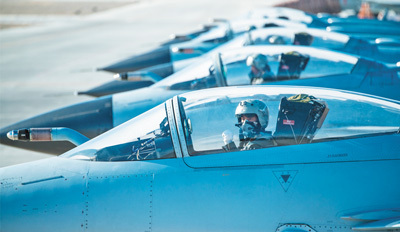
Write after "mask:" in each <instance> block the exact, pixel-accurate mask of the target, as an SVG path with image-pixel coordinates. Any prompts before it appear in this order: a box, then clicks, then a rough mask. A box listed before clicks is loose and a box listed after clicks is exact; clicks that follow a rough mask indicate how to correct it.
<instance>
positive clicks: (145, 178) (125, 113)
mask: <svg viewBox="0 0 400 232" xmlns="http://www.w3.org/2000/svg"><path fill="white" fill-rule="evenodd" d="M399 28H400V23H399V22H394V21H381V20H376V19H358V18H340V17H338V16H335V15H328V14H318V15H314V14H310V13H305V12H303V11H300V10H296V9H290V8H278V7H269V8H260V9H256V10H253V11H251V12H249V13H248V14H246V15H245V16H242V17H240V18H237V19H235V20H223V19H216V20H214V22H213V23H211V24H208V25H205V26H204V27H203V28H202V29H201V30H198V31H194V32H192V33H189V34H186V35H179V36H175V37H174V38H173V39H171V40H170V41H167V42H165V43H162V44H161V45H160V46H159V47H157V48H155V49H154V50H152V51H149V52H147V53H144V54H140V55H134V56H132V57H128V58H127V59H124V60H121V61H119V62H116V63H114V64H111V65H109V66H106V67H102V68H99V70H100V71H108V72H112V73H115V77H116V78H117V80H112V81H110V82H108V83H105V84H104V85H101V86H97V87H95V88H93V89H90V90H87V91H80V92H79V94H87V95H91V96H93V97H94V99H92V100H90V101H86V102H82V103H79V104H75V105H71V106H66V107H63V108H61V109H56V110H53V111H51V112H47V113H43V114H40V115H38V116H35V117H33V118H29V119H26V120H23V121H20V122H16V123H14V124H12V125H9V126H6V127H4V128H1V129H0V136H1V137H0V142H1V143H2V144H5V145H9V146H14V147H18V148H21V149H28V150H32V151H39V152H44V153H49V154H53V155H55V156H54V158H50V159H44V160H39V161H35V162H30V163H25V164H20V165H15V166H10V167H5V168H1V169H0V179H1V198H0V201H1V202H0V203H1V216H0V226H1V230H2V231H279V232H282V231H284V232H289V231H317V232H320V231H397V230H399V231H400V187H399V185H398V184H397V183H399V182H400V168H399V166H400V152H399V151H400V135H399V133H400V75H399V74H400V31H399V30H398V29H399ZM77 112H79V113H78V114H77ZM55 196H56V197H55Z"/></svg>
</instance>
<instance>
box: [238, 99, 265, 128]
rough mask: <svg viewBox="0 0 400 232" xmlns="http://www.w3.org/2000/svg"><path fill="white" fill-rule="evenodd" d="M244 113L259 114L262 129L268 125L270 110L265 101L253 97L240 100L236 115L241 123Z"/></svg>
mask: <svg viewBox="0 0 400 232" xmlns="http://www.w3.org/2000/svg"><path fill="white" fill-rule="evenodd" d="M244 114H255V115H257V118H258V122H259V123H260V126H261V128H262V129H265V128H266V127H267V126H268V120H269V110H268V107H267V105H266V104H265V103H264V102H262V101H260V100H253V99H249V100H243V101H241V102H239V105H238V106H237V107H236V111H235V116H236V118H237V119H238V122H239V123H240V122H241V117H242V115H244Z"/></svg>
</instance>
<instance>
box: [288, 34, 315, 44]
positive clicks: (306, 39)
mask: <svg viewBox="0 0 400 232" xmlns="http://www.w3.org/2000/svg"><path fill="white" fill-rule="evenodd" d="M313 40H314V37H313V36H312V35H310V34H308V33H307V32H299V33H296V34H295V35H294V41H293V44H294V45H305V46H309V45H311V43H312V42H313Z"/></svg>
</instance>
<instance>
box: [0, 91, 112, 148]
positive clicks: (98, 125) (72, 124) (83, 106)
mask: <svg viewBox="0 0 400 232" xmlns="http://www.w3.org/2000/svg"><path fill="white" fill-rule="evenodd" d="M39 127H67V128H70V129H73V130H76V131H78V132H79V133H81V134H83V135H85V136H86V137H88V138H93V137H95V136H97V135H99V134H101V133H104V132H106V131H107V130H109V129H111V128H112V127H113V113H112V98H111V96H108V97H103V98H98V99H95V100H92V101H88V102H83V103H79V104H75V105H71V106H68V107H64V108H60V109H57V110H54V111H51V112H48V113H44V114H41V115H38V116H35V117H32V118H29V119H26V120H23V121H20V122H17V123H14V124H12V125H9V126H6V127H3V128H1V129H0V143H1V144H4V145H8V146H13V147H17V148H22V149H27V150H32V151H37V152H44V153H49V154H54V155H59V154H62V153H64V152H66V151H68V150H70V149H71V148H73V147H74V145H73V144H72V143H70V142H66V141H53V142H24V141H14V140H12V139H15V137H16V136H15V133H13V132H12V131H13V130H18V129H23V128H39ZM10 137H11V139H10Z"/></svg>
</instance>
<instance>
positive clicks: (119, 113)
mask: <svg viewBox="0 0 400 232" xmlns="http://www.w3.org/2000/svg"><path fill="white" fill-rule="evenodd" d="M267 70H269V71H267ZM398 71H399V68H396V67H394V68H391V67H389V66H387V65H385V64H383V63H379V62H376V61H372V60H368V59H366V58H359V57H356V56H351V55H348V54H343V53H338V52H333V51H329V50H323V49H317V48H312V47H305V46H247V47H244V48H240V49H237V50H230V51H226V52H224V53H221V54H217V55H216V56H215V57H214V58H213V59H204V60H202V61H200V62H199V63H196V64H192V65H191V66H189V67H187V68H186V69H183V70H182V71H180V72H177V73H176V74H174V75H172V76H170V77H168V78H166V79H163V80H162V81H159V82H157V83H156V84H154V85H152V86H150V87H147V88H142V89H138V90H133V91H128V92H123V93H119V94H114V95H110V96H105V97H101V98H98V99H95V100H91V101H87V102H83V103H80V104H76V105H71V106H68V107H65V108H61V109H58V110H54V111H52V112H48V113H44V114H41V115H38V116H36V117H33V118H30V119H26V120H23V121H20V122H17V123H15V124H12V125H9V126H6V127H4V128H1V130H0V135H1V137H0V142H1V143H2V144H5V145H10V146H15V147H19V148H24V149H30V150H34V151H40V152H46V153H51V154H61V153H62V152H63V151H64V152H65V151H67V150H69V149H71V148H72V147H73V145H72V144H70V143H69V142H62V141H59V142H58V143H59V144H58V145H57V146H54V145H52V144H51V143H48V142H43V143H25V142H21V141H13V140H10V139H9V138H8V137H7V133H8V132H9V131H12V130H18V129H24V128H35V127H68V128H71V129H74V130H76V131H78V132H80V133H82V134H83V135H85V136H87V137H89V138H93V137H95V136H97V135H99V134H101V133H104V132H105V131H107V130H109V129H111V128H113V127H115V126H117V125H120V124H122V123H124V122H126V121H128V120H129V119H131V118H133V117H135V116H137V115H139V114H141V113H143V112H145V111H146V110H149V109H151V108H152V107H154V106H156V105H158V104H161V103H162V102H164V101H165V100H167V99H168V98H171V97H173V96H175V95H177V94H181V93H184V92H188V91H193V90H199V89H204V88H214V87H223V86H233V85H251V84H252V85H257V84H263V85H268V84H273V85H278V84H279V85H303V86H304V85H305V86H322V87H331V88H339V89H345V90H353V91H359V92H363V93H368V94H374V95H378V96H383V97H387V98H392V99H397V100H399V99H400V92H399V91H398V90H399V89H400V78H399V76H398V73H399V72H398ZM260 74H261V75H260ZM266 74H268V75H266ZM12 138H14V137H12Z"/></svg>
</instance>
